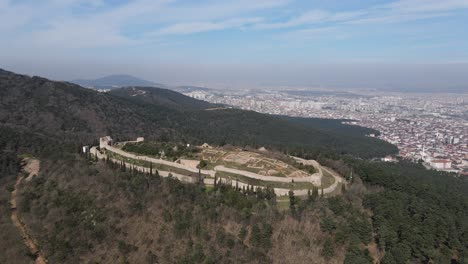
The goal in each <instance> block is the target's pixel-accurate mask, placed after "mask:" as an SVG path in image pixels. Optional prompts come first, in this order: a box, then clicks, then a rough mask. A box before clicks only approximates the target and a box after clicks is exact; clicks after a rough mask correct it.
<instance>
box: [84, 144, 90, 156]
mask: <svg viewBox="0 0 468 264" xmlns="http://www.w3.org/2000/svg"><path fill="white" fill-rule="evenodd" d="M88 152H89V146H83V153H85V154H86V153H88Z"/></svg>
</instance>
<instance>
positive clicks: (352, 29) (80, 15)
mask: <svg viewBox="0 0 468 264" xmlns="http://www.w3.org/2000/svg"><path fill="white" fill-rule="evenodd" d="M0 68H4V69H6V70H12V71H16V72H19V73H25V74H30V75H41V76H44V77H48V78H52V79H56V80H72V79H77V78H96V77H101V76H103V75H107V74H132V75H135V76H137V77H141V78H145V79H148V80H151V81H155V82H160V83H167V84H191V85H204V86H218V87H220V88H222V87H224V88H231V87H234V88H236V87H240V88H249V87H264V88H268V87H276V86H297V87H329V88H343V87H344V88H375V89H380V88H398V89H405V88H417V89H426V88H427V89H440V90H441V91H443V89H446V88H451V87H458V88H459V87H462V88H463V89H467V90H468V0H366V1H362V0H346V1H343V0H326V1H316V0H308V1H299V0H296V1H294V0H235V1H224V0H199V1H189V0H180V1H177V0H94V1H93V0H41V1H37V0H0Z"/></svg>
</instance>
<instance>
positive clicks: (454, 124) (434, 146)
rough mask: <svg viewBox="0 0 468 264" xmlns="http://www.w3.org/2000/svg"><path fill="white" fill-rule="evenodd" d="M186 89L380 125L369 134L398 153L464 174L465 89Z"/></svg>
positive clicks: (247, 104)
mask: <svg viewBox="0 0 468 264" xmlns="http://www.w3.org/2000/svg"><path fill="white" fill-rule="evenodd" d="M186 95H188V96H191V97H193V98H197V99H201V100H206V101H208V102H211V103H217V104H224V105H229V106H233V107H238V108H241V109H245V110H253V111H257V112H261V113H268V114H274V115H288V116H297V117H315V118H331V119H347V120H348V121H344V122H346V123H349V124H353V125H359V126H364V127H369V128H373V129H376V130H378V131H380V135H374V134H370V135H369V136H370V137H378V138H380V139H383V140H385V141H387V142H390V143H392V144H394V145H396V146H397V147H398V149H399V155H398V156H399V157H401V158H404V159H409V160H413V161H415V162H418V161H423V162H424V165H425V166H426V167H428V168H434V169H437V170H446V171H453V172H459V173H460V174H465V175H468V173H467V171H468V95H466V94H432V93H426V94H412V93H384V92H365V93H364V92H356V93H355V92H353V93H351V92H321V91H314V90H312V91H311V90H299V91H285V90H283V91H219V90H216V91H214V90H201V91H190V92H188V93H186ZM395 158H396V157H390V156H388V157H385V158H384V160H385V161H389V162H393V161H396V159H395Z"/></svg>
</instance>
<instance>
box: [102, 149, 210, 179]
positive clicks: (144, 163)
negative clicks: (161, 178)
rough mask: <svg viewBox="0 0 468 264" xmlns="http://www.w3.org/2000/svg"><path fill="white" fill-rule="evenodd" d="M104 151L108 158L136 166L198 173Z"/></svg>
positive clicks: (192, 173) (179, 172)
mask: <svg viewBox="0 0 468 264" xmlns="http://www.w3.org/2000/svg"><path fill="white" fill-rule="evenodd" d="M106 153H107V154H108V156H109V158H113V159H117V160H121V161H125V162H127V163H130V164H134V165H136V166H141V167H145V168H149V167H150V166H151V165H150V164H152V166H153V169H155V170H159V171H168V172H173V173H177V174H182V175H186V176H191V175H198V173H197V172H192V171H188V170H184V169H180V168H176V167H172V166H169V165H165V164H157V163H152V162H149V161H144V160H137V159H131V158H127V157H123V156H122V155H119V154H116V153H114V152H111V151H107V152H106ZM202 176H204V177H209V175H206V174H203V173H202Z"/></svg>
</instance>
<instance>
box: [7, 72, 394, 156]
mask: <svg viewBox="0 0 468 264" xmlns="http://www.w3.org/2000/svg"><path fill="white" fill-rule="evenodd" d="M0 95H1V99H0V125H2V126H10V127H14V128H16V129H24V130H27V131H28V132H37V133H41V134H44V135H47V136H51V137H52V136H53V137H57V136H59V137H63V138H67V137H68V138H71V137H73V140H74V141H82V142H83V143H88V144H90V143H91V142H92V141H93V140H96V139H97V137H99V136H103V135H112V136H113V137H116V138H118V139H119V138H120V139H128V138H134V137H136V136H145V137H147V138H150V139H162V140H166V141H167V140H170V141H185V142H191V143H194V144H199V143H203V142H208V143H211V144H233V145H241V146H245V145H251V146H270V147H275V148H278V149H281V150H284V151H291V152H297V151H300V150H304V149H306V150H321V151H329V152H339V153H350V154H354V155H358V156H362V157H374V156H383V155H386V154H388V153H393V152H395V151H396V148H395V147H394V146H392V145H390V144H388V143H385V142H383V141H380V140H376V139H371V138H367V137H366V136H365V131H372V130H368V129H362V128H358V127H353V126H346V125H338V124H339V123H340V121H325V122H322V121H321V120H319V119H316V120H315V121H314V122H313V123H304V122H297V121H294V120H292V119H291V118H286V117H277V116H271V115H266V114H260V113H256V112H252V111H244V110H238V109H225V110H217V111H205V110H204V109H206V108H210V107H216V106H215V105H212V104H209V103H207V102H203V101H199V100H196V99H193V98H189V97H187V96H184V95H182V94H179V93H177V92H173V91H169V90H164V89H158V88H122V89H117V90H115V91H112V92H110V93H98V92H96V91H93V90H90V89H85V88H82V87H80V86H77V85H74V84H70V83H66V82H54V81H49V80H47V79H44V78H40V77H28V76H24V75H17V74H14V73H11V72H7V71H0ZM330 122H335V123H336V124H337V126H335V127H333V126H330V125H329V123H330ZM311 124H313V125H311ZM348 135H352V137H351V136H348Z"/></svg>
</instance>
